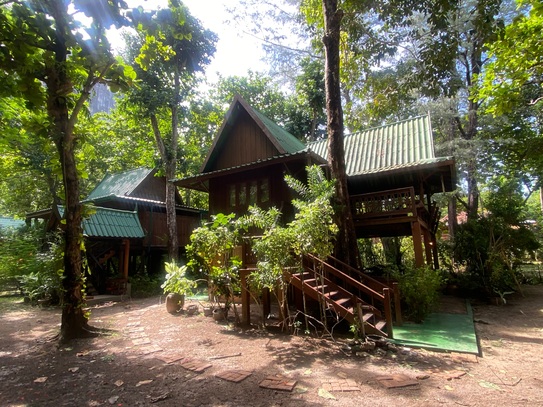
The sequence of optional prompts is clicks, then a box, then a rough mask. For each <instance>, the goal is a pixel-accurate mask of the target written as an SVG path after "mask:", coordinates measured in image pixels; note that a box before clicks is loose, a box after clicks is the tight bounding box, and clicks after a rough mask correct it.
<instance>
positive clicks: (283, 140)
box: [249, 107, 306, 154]
mask: <svg viewBox="0 0 543 407" xmlns="http://www.w3.org/2000/svg"><path fill="white" fill-rule="evenodd" d="M249 108H250V107H249ZM252 110H253V112H254V113H255V114H256V116H257V117H258V118H259V119H260V121H261V122H262V123H263V124H264V126H265V127H266V129H267V130H268V131H269V132H270V134H271V135H272V136H273V137H275V139H276V140H277V142H278V143H279V144H280V145H281V147H282V148H283V149H284V150H285V153H287V154H293V153H296V152H298V151H300V150H303V149H304V148H305V147H306V146H305V144H304V143H303V142H302V141H301V140H298V139H297V138H296V137H294V136H293V135H292V134H290V133H289V132H288V131H286V130H285V129H283V128H282V127H280V126H279V125H277V124H276V123H274V122H273V121H272V120H270V119H269V118H268V117H266V116H265V115H264V114H262V113H260V112H259V111H257V110H254V109H252Z"/></svg>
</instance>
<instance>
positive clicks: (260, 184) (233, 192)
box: [228, 178, 270, 210]
mask: <svg viewBox="0 0 543 407" xmlns="http://www.w3.org/2000/svg"><path fill="white" fill-rule="evenodd" d="M228 194H229V197H228V203H229V206H230V208H233V209H238V210H242V209H247V207H248V206H250V205H260V204H263V203H266V202H269V201H270V181H269V179H268V178H261V179H259V180H255V181H250V182H239V183H237V184H231V185H230V186H229V187H228Z"/></svg>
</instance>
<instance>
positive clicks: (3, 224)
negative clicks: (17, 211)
mask: <svg viewBox="0 0 543 407" xmlns="http://www.w3.org/2000/svg"><path fill="white" fill-rule="evenodd" d="M24 225H25V221H24V220H20V219H13V218H7V217H4V216H0V229H8V228H12V229H17V228H20V227H23V226H24Z"/></svg>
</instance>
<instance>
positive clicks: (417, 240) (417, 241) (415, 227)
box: [411, 221, 424, 267]
mask: <svg viewBox="0 0 543 407" xmlns="http://www.w3.org/2000/svg"><path fill="white" fill-rule="evenodd" d="M411 233H412V235H413V248H414V250H415V265H416V266H417V267H422V266H424V258H423V254H422V239H421V235H422V230H421V227H420V223H419V222H418V221H415V222H411Z"/></svg>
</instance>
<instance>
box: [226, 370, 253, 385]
mask: <svg viewBox="0 0 543 407" xmlns="http://www.w3.org/2000/svg"><path fill="white" fill-rule="evenodd" d="M252 374H253V372H250V371H248V370H228V371H226V372H221V373H219V374H217V377H218V378H219V379H224V380H228V381H229V382H234V383H239V382H241V381H243V380H245V379H247V378H248V377H249V376H251V375H252Z"/></svg>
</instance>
